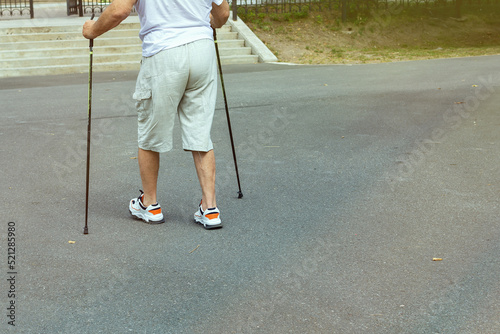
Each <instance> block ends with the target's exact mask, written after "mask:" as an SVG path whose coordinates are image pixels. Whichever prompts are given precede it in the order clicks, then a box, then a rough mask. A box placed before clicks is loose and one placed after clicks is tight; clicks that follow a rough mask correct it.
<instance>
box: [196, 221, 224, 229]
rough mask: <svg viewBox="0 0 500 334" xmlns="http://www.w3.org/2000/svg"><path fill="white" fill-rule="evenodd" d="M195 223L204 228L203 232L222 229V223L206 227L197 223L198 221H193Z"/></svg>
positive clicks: (199, 222)
mask: <svg viewBox="0 0 500 334" xmlns="http://www.w3.org/2000/svg"><path fill="white" fill-rule="evenodd" d="M194 222H195V223H197V224H200V225H203V227H204V228H205V230H215V229H218V228H222V223H219V224H214V225H206V224H203V223H202V222H201V221H198V220H196V219H195V220H194Z"/></svg>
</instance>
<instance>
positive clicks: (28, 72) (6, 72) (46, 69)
mask: <svg viewBox="0 0 500 334" xmlns="http://www.w3.org/2000/svg"><path fill="white" fill-rule="evenodd" d="M220 58H221V63H222V65H229V64H253V63H258V61H259V57H258V56H256V55H245V56H221V57H220ZM139 69H140V61H128V62H125V61H122V62H119V63H116V62H112V63H106V62H103V63H98V62H97V63H94V64H93V66H92V71H93V72H110V71H139ZM88 71H89V64H88V59H87V64H75V65H53V66H33V67H18V68H9V69H4V68H0V78H7V77H19V76H32V75H58V74H71V73H88Z"/></svg>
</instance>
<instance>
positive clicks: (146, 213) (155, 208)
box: [128, 190, 165, 224]
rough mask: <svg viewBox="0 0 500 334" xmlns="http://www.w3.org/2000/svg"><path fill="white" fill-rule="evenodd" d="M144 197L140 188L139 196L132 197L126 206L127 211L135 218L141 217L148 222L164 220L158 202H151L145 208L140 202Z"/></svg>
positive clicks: (156, 222)
mask: <svg viewBox="0 0 500 334" xmlns="http://www.w3.org/2000/svg"><path fill="white" fill-rule="evenodd" d="M143 197H144V192H143V191H142V190H141V194H140V195H139V197H137V198H134V199H132V200H131V201H130V204H129V206H128V211H129V212H130V214H131V215H132V217H134V218H137V219H142V220H143V221H144V222H146V223H148V224H162V223H164V222H165V219H164V218H163V213H162V212H161V207H160V205H159V204H158V203H156V204H152V205H150V206H148V207H147V208H146V207H145V206H144V205H143V204H142V199H143Z"/></svg>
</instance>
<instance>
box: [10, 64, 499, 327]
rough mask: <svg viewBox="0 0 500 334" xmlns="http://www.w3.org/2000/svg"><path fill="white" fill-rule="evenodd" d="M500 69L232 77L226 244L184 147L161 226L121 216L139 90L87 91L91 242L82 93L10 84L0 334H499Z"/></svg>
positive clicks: (232, 72)
mask: <svg viewBox="0 0 500 334" xmlns="http://www.w3.org/2000/svg"><path fill="white" fill-rule="evenodd" d="M499 61H500V56H489V57H476V58H464V59H449V60H429V61H415V62H400V63H390V64H377V65H359V66H287V65H274V64H257V65H245V66H226V67H225V68H224V71H225V76H224V80H225V83H226V92H227V96H228V99H229V108H230V111H231V121H232V126H233V133H234V140H235V142H236V144H237V154H238V164H239V169H240V177H241V183H242V189H243V194H244V198H243V199H241V200H239V199H237V198H236V197H237V194H236V192H237V190H238V188H237V184H236V178H235V174H234V168H233V162H232V155H231V147H230V144H229V136H228V131H227V125H226V120H225V115H224V107H223V100H222V98H219V101H218V104H217V112H216V119H215V122H214V128H213V134H212V135H213V141H214V146H215V150H216V157H217V166H218V183H217V194H218V204H219V207H220V208H221V211H222V214H221V217H222V219H223V223H224V228H223V229H220V230H214V231H206V230H204V229H203V228H202V227H200V226H199V225H196V224H195V223H193V221H192V214H193V213H194V211H195V209H196V205H197V203H198V202H199V199H200V192H199V185H198V182H197V179H196V173H195V170H194V166H193V163H192V158H191V155H190V154H189V153H185V152H183V151H182V149H181V142H180V134H179V131H178V129H177V130H176V131H177V132H176V134H175V145H174V146H175V147H174V150H173V151H171V152H169V153H167V154H163V155H162V165H161V172H160V182H159V200H160V204H161V205H162V207H163V209H164V211H165V212H166V219H167V222H166V223H165V224H163V225H159V226H150V225H147V224H143V223H141V222H139V221H136V220H134V219H132V218H131V217H130V216H129V214H128V211H127V205H128V201H129V200H130V199H131V198H132V197H135V196H137V195H138V189H139V188H140V179H139V174H138V166H137V159H136V156H137V144H136V119H135V117H136V115H135V110H134V104H133V101H132V99H131V95H132V92H133V89H134V84H135V82H134V80H135V77H136V73H129V72H124V73H100V74H95V80H94V99H93V108H92V109H93V128H92V134H93V136H92V147H91V154H92V158H91V190H90V191H91V199H90V209H89V229H90V234H89V235H83V233H82V232H83V226H84V208H85V157H86V124H87V76H86V74H82V75H74V76H57V77H56V76H54V77H36V78H12V79H2V80H1V81H0V97H1V100H2V104H1V113H0V120H1V122H0V137H1V140H2V145H1V148H0V150H1V156H2V159H1V163H0V164H1V171H0V177H1V185H2V191H3V194H4V196H3V198H4V202H3V203H4V204H3V205H4V209H3V212H4V214H3V215H2V216H3V218H2V220H3V222H2V223H1V224H0V233H1V239H0V240H1V242H0V254H1V255H0V256H1V257H2V258H3V260H2V261H1V264H0V268H1V272H2V277H0V278H1V279H0V282H1V284H0V296H1V297H0V306H1V307H0V308H1V309H2V310H3V312H2V316H1V317H0V319H2V320H1V322H0V331H1V332H2V333H4V332H5V333H7V332H19V333H128V332H130V333H498V332H500V284H499V281H498V277H500V261H499V258H500V257H499V252H500V242H499V241H500V229H499V222H500V219H499V213H500V210H499V191H500V183H499V179H500V173H499V166H500V154H499V153H500V149H499V143H500V132H499V125H500V111H499V107H498V106H499V105H500V72H499V67H498V64H499ZM9 222H12V223H13V224H10V225H11V227H12V226H14V228H15V234H16V236H15V260H16V262H15V265H14V267H13V268H9V267H8V265H7V261H8V242H7V233H8V231H9V230H8V227H9ZM68 241H74V242H75V243H68ZM433 258H441V259H442V261H433ZM11 271H14V272H16V274H14V275H13V276H15V282H14V284H11V283H12V282H9V281H8V279H9V278H10V276H12V274H7V272H11ZM12 288H14V290H15V298H12V297H8V294H9V291H11V290H12ZM12 300H13V301H14V302H15V325H16V326H15V327H13V326H11V325H8V321H11V319H9V318H8V317H7V315H8V314H9V313H10V311H9V310H7V308H8V307H10V302H11V301H12Z"/></svg>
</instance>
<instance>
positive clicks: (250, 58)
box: [220, 54, 259, 65]
mask: <svg viewBox="0 0 500 334" xmlns="http://www.w3.org/2000/svg"><path fill="white" fill-rule="evenodd" d="M220 62H221V63H222V64H223V65H229V64H256V63H258V62H259V56H257V55H251V54H250V55H240V56H222V55H221V56H220Z"/></svg>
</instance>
